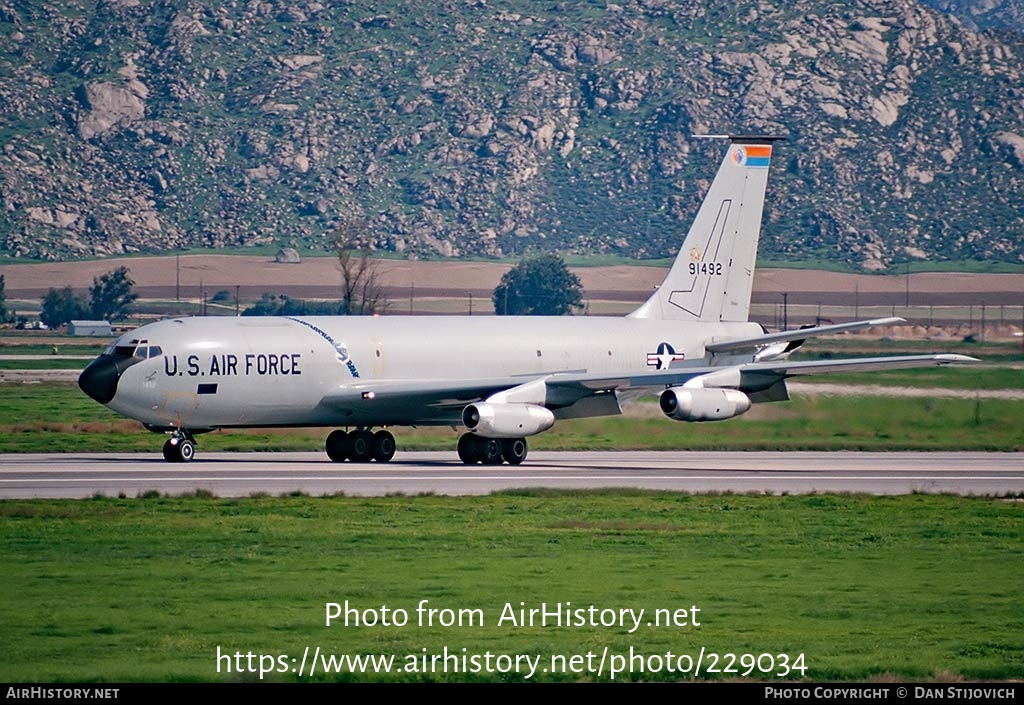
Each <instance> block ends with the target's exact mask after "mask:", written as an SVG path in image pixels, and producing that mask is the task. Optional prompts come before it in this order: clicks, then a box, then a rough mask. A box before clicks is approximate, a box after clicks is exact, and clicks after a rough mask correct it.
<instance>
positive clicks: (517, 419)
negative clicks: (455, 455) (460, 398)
mask: <svg viewBox="0 0 1024 705" xmlns="http://www.w3.org/2000/svg"><path fill="white" fill-rule="evenodd" d="M462 423H463V425H465V427H466V428H468V429H469V430H470V431H472V432H473V433H475V434H477V435H478V436H483V437H484V438H522V437H523V436H532V435H533V434H535V433H540V432H541V431H547V430H548V429H549V428H551V427H552V426H553V425H554V424H555V415H554V414H552V413H551V412H550V411H549V410H548V409H546V408H544V407H543V406H537V405H536V404H488V403H486V402H483V403H480V404H470V405H469V406H467V407H466V408H465V409H463V410H462Z"/></svg>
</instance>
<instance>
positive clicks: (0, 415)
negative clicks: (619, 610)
mask: <svg viewBox="0 0 1024 705" xmlns="http://www.w3.org/2000/svg"><path fill="white" fill-rule="evenodd" d="M957 372H966V373H968V374H976V375H979V376H980V377H981V378H987V377H989V376H990V374H991V376H992V378H993V379H994V380H995V382H997V383H998V382H999V381H1000V380H1001V379H1002V373H997V372H992V373H989V372H987V371H985V370H970V371H967V370H938V371H937V373H945V374H939V375H938V377H927V376H926V377H924V379H923V380H922V381H923V383H925V384H928V383H935V384H939V385H942V386H945V385H947V384H950V379H955V378H956V375H955V374H949V373H957ZM1016 374H1019V372H1018V373H1016ZM897 379H900V380H902V379H903V378H902V377H897ZM3 390H4V391H3V394H0V439H2V441H0V443H2V445H0V448H2V450H3V452H55V451H58V452H59V451H68V452H83V451H153V452H157V451H158V450H159V447H160V445H161V443H162V439H161V437H160V436H158V435H154V434H152V433H148V432H146V431H144V430H143V429H142V427H141V425H140V424H139V423H137V422H135V421H131V420H129V419H125V418H123V417H120V416H118V415H117V414H115V413H113V412H111V411H110V410H108V409H106V408H105V407H103V406H100V405H99V404H97V403H96V402H94V401H92V400H91V399H89V398H88V397H86V396H85V395H84V394H82V393H81V391H79V390H78V388H77V387H76V386H75V385H73V384H67V383H63V384H60V383H42V384H32V385H6V386H5V387H3ZM628 413H629V415H626V416H618V417H605V418H593V419H578V420H571V421H563V422H560V423H558V424H556V425H555V427H554V428H553V429H551V430H550V431H548V432H546V433H543V434H540V435H537V436H534V437H532V438H531V439H530V445H531V448H535V449H547V450H575V449H591V450H614V449H619V450H635V449H651V450H668V449H686V448H689V449H694V450H714V449H734V450H993V451H995V450H998V451H1013V450H1022V449H1024V400H1014V399H976V398H974V397H972V396H971V395H970V391H969V390H966V389H965V394H964V398H962V399H956V398H945V399H938V398H930V397H924V398H902V397H884V396H877V397H872V396H868V397H849V396H829V395H813V396H807V397H799V398H795V399H793V400H791V401H788V402H781V403H777V404H761V405H757V406H755V407H754V408H753V409H752V410H751V411H750V412H748V413H747V414H745V415H744V416H741V417H739V418H735V419H730V420H728V421H724V422H718V423H704V424H687V423H679V422H673V421H670V420H668V419H666V418H664V417H663V416H662V415H661V412H660V411H658V410H657V408H656V406H655V405H654V404H651V403H647V404H644V403H641V404H638V405H636V406H634V407H632V408H629V409H628ZM395 434H396V436H397V438H398V443H399V450H445V449H452V450H453V449H454V448H455V444H456V441H457V440H458V432H457V431H453V430H452V429H450V428H433V429H432V428H417V429H412V428H399V429H397V430H396V431H395ZM325 437H326V431H325V429H287V430H284V429H247V430H225V431H217V432H214V433H210V434H205V435H203V436H200V438H199V448H200V451H212V450H233V451H255V450H321V449H322V448H323V442H324V438H325Z"/></svg>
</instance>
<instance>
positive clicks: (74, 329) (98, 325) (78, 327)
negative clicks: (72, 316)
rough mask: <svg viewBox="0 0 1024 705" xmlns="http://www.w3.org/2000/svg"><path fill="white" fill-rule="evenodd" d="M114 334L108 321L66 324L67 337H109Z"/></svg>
mask: <svg viewBox="0 0 1024 705" xmlns="http://www.w3.org/2000/svg"><path fill="white" fill-rule="evenodd" d="M113 334H114V331H113V329H111V327H110V323H109V322H108V321H71V322H70V323H68V335H96V336H102V335H106V336H111V335H113Z"/></svg>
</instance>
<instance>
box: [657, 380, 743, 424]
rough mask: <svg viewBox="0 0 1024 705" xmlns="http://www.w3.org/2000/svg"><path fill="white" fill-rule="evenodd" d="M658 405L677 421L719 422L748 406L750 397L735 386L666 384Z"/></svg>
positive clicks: (739, 412)
mask: <svg viewBox="0 0 1024 705" xmlns="http://www.w3.org/2000/svg"><path fill="white" fill-rule="evenodd" d="M658 405H659V406H661V410H662V411H664V412H665V415H666V416H668V417H669V418H670V419H675V420H676V421H721V420H723V419H731V418H732V417H733V416H739V415H740V414H742V413H743V412H745V411H746V410H747V409H749V408H750V397H748V396H747V395H746V394H744V393H743V392H741V391H739V390H737V389H703V388H696V387H695V388H690V387H669V388H668V389H666V390H665V391H664V392H662V393H661V398H660V399H659V400H658Z"/></svg>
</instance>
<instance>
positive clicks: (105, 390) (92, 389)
mask: <svg viewBox="0 0 1024 705" xmlns="http://www.w3.org/2000/svg"><path fill="white" fill-rule="evenodd" d="M121 372H122V370H120V369H118V364H117V360H115V359H114V358H113V357H112V356H110V355H100V356H99V357H98V358H96V359H95V360H93V361H92V362H90V363H89V366H88V367H86V368H85V369H84V370H82V374H81V375H79V376H78V386H79V387H81V389H82V391H83V392H85V393H86V394H88V395H89V396H90V397H92V398H93V399H95V400H96V401H98V402H99V403H100V404H107V403H109V402H110V400H111V399H113V398H114V394H115V393H116V392H117V380H118V378H119V377H120V376H121Z"/></svg>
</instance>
